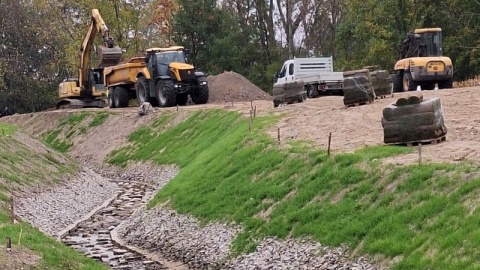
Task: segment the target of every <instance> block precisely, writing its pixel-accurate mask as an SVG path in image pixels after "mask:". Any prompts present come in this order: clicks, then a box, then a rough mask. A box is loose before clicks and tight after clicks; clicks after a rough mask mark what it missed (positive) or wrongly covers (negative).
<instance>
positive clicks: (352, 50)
mask: <svg viewBox="0 0 480 270" xmlns="http://www.w3.org/2000/svg"><path fill="white" fill-rule="evenodd" d="M93 8H97V9H99V10H100V13H101V15H102V17H103V18H104V20H105V22H106V23H107V25H108V26H109V28H110V31H111V33H112V35H113V37H114V38H115V41H116V43H117V45H119V46H120V47H121V48H123V49H124V58H125V59H127V58H129V57H131V56H134V55H141V54H142V53H143V52H144V51H145V49H146V48H148V47H153V46H169V45H183V46H185V47H186V48H188V49H189V50H190V51H191V61H192V62H193V64H194V65H195V66H196V67H198V68H199V69H201V70H203V71H204V72H206V73H207V74H212V75H215V74H219V73H221V72H223V71H235V72H238V73H240V74H242V75H244V76H245V77H247V78H248V79H249V80H251V81H252V82H253V83H255V84H256V85H258V86H259V87H260V88H262V89H264V90H265V91H267V92H269V91H271V88H272V84H273V74H274V73H275V71H277V70H278V69H279V68H280V67H281V65H282V63H283V61H285V60H287V59H288V58H292V57H306V56H333V58H334V66H335V69H336V70H339V71H341V70H350V69H356V68H360V67H362V66H365V65H380V66H381V67H382V68H384V69H388V70H390V71H392V70H393V66H394V63H395V61H396V60H397V59H398V46H399V44H400V42H401V41H402V40H403V38H404V36H405V35H406V34H407V33H408V32H411V31H413V30H414V29H416V28H423V27H441V28H442V29H443V33H444V54H445V55H447V56H450V57H451V58H452V59H453V61H454V74H455V79H456V80H464V79H468V78H471V77H473V76H475V75H476V74H478V73H480V63H478V62H479V60H478V59H479V57H478V54H479V52H478V49H479V48H480V45H479V43H480V16H479V15H480V1H471V0H431V1H412V0H381V1H379V0H222V1H217V0H108V1H107V0H97V1H90V0H78V1H77V0H75V1H74V0H64V1H60V0H29V1H27V0H18V1H13V0H0V18H1V19H0V36H1V37H2V39H1V41H0V108H4V107H5V106H9V107H10V109H11V110H12V111H14V112H18V113H24V112H34V111H41V110H44V109H47V108H51V107H53V106H54V104H55V102H56V99H57V89H58V84H59V83H60V82H61V81H62V80H63V79H64V78H66V77H76V76H77V74H76V72H77V67H78V61H79V59H78V51H79V48H80V43H81V41H82V39H83V36H84V34H85V32H86V28H87V25H88V22H89V20H90V14H91V10H92V9H93ZM100 42H101V41H100V39H98V40H97V44H100Z"/></svg>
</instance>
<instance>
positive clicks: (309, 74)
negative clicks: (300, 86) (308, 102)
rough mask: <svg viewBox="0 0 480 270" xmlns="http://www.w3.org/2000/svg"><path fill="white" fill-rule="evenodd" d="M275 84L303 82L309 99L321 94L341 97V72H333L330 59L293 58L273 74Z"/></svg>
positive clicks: (331, 59)
mask: <svg viewBox="0 0 480 270" xmlns="http://www.w3.org/2000/svg"><path fill="white" fill-rule="evenodd" d="M275 78H276V79H277V83H286V82H294V81H300V80H301V81H303V83H304V87H305V91H306V92H307V96H308V97H309V98H313V97H317V96H319V95H320V94H321V93H329V94H331V93H336V94H340V95H343V72H334V71H333V58H332V57H317V58H294V59H291V60H287V61H285V63H284V64H283V67H282V70H281V71H280V72H277V73H276V74H275Z"/></svg>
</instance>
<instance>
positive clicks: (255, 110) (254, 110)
mask: <svg viewBox="0 0 480 270" xmlns="http://www.w3.org/2000/svg"><path fill="white" fill-rule="evenodd" d="M256 116H257V105H255V108H254V109H253V117H256Z"/></svg>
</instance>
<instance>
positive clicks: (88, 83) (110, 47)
mask: <svg viewBox="0 0 480 270" xmlns="http://www.w3.org/2000/svg"><path fill="white" fill-rule="evenodd" d="M97 33H100V34H101V35H102V38H103V43H104V44H103V45H98V46H96V51H97V56H98V60H99V62H98V65H97V67H95V68H92V67H90V57H91V52H92V50H93V41H94V39H95V36H96V34H97ZM121 58H122V50H121V48H120V47H119V46H116V45H115V42H114V39H113V37H111V36H110V31H109V29H108V27H107V25H106V24H105V22H104V20H103V19H102V16H100V12H99V11H98V9H93V10H92V16H91V20H90V23H89V25H88V29H87V32H86V34H85V36H84V38H83V41H82V45H81V47H80V51H79V59H80V61H79V67H78V78H67V79H65V80H64V81H63V82H62V83H60V85H59V87H58V97H59V99H60V100H59V101H58V102H57V105H56V107H57V109H66V108H88V107H101V108H102V107H105V105H106V103H105V100H104V99H105V98H106V90H105V87H104V81H103V79H104V76H103V70H104V68H105V67H109V66H113V65H117V64H118V63H119V62H120V61H121Z"/></svg>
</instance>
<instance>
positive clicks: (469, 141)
mask: <svg viewBox="0 0 480 270" xmlns="http://www.w3.org/2000/svg"><path fill="white" fill-rule="evenodd" d="M421 93H422V94H423V95H424V97H440V99H441V101H442V105H443V110H444V114H445V115H444V116H445V123H446V126H447V128H448V133H447V136H446V137H447V140H446V141H445V142H442V143H440V144H437V145H424V146H423V149H422V153H423V160H425V161H429V160H430V161H441V162H456V161H461V160H470V161H473V162H475V163H480V87H470V88H455V89H449V90H437V91H422V92H421ZM409 94H413V93H408V92H407V93H395V96H394V97H393V98H391V97H389V98H386V99H377V100H375V102H374V103H372V104H369V105H363V106H358V107H350V108H345V106H344V105H343V97H341V96H323V97H319V98H316V99H308V100H306V101H305V102H304V103H297V104H290V105H286V106H281V107H278V108H274V107H273V102H272V101H269V100H255V101H253V102H246V101H243V102H233V103H232V102H220V103H211V104H205V105H190V106H184V107H179V109H178V114H179V115H178V117H177V118H176V119H175V120H174V123H170V124H175V123H178V122H181V121H182V120H183V119H185V118H186V117H188V115H189V113H191V112H193V111H196V110H202V109H212V108H219V109H225V110H233V111H238V112H241V113H243V114H244V115H245V116H249V114H250V110H251V108H252V106H253V107H254V108H255V109H256V112H257V115H260V116H261V115H267V114H277V115H278V114H280V115H282V116H283V118H282V119H281V120H280V121H279V122H278V123H277V124H276V125H275V127H273V128H272V129H271V130H269V131H268V132H269V134H270V135H272V136H273V137H274V138H276V137H277V129H278V128H280V134H281V140H282V142H283V143H285V142H286V141H289V140H307V141H312V142H313V143H314V144H315V145H316V146H317V147H319V148H324V149H326V147H327V142H328V135H329V133H330V132H331V133H332V144H331V148H332V150H333V151H336V152H351V151H354V150H355V149H357V148H359V147H362V146H365V145H383V128H382V125H381V122H380V120H381V117H382V110H383V108H384V107H385V106H386V105H387V104H389V103H392V102H395V101H396V100H397V98H399V97H405V96H408V95H409ZM414 94H418V92H415V93H414ZM232 105H233V106H232ZM97 110H106V111H115V112H117V114H116V115H115V116H110V117H109V118H108V120H107V122H106V123H105V124H104V125H103V126H101V127H96V128H95V129H92V130H90V131H89V132H87V134H86V135H85V136H81V138H78V139H77V141H75V146H74V148H73V150H72V152H71V154H72V156H73V157H77V158H82V157H84V158H89V159H94V160H95V161H96V162H98V163H101V162H102V161H103V159H104V157H105V156H106V155H107V154H108V153H109V152H110V151H111V150H113V149H115V148H116V147H119V146H120V145H122V144H123V143H125V142H126V140H127V136H128V134H130V133H131V132H132V131H133V130H135V129H136V128H138V127H139V126H140V125H142V124H147V123H148V122H149V121H151V120H152V119H153V118H155V117H156V116H159V115H160V114H161V113H162V112H164V111H177V108H155V112H154V113H152V114H151V115H148V116H144V117H141V116H139V115H138V114H137V113H136V110H137V109H136V108H134V107H130V108H124V109H112V110H111V109H108V108H106V109H90V111H97ZM76 111H78V110H63V111H52V112H43V113H38V114H27V115H15V116H11V117H7V118H6V119H5V120H4V121H8V122H12V123H15V124H18V125H20V126H21V127H23V128H25V129H26V130H27V132H28V133H29V134H32V135H35V134H40V133H41V132H42V131H45V130H48V129H49V128H50V127H51V126H53V125H55V121H57V120H58V118H59V116H60V115H64V114H68V113H71V112H76ZM52 114H53V115H52ZM2 120H3V119H2ZM416 160H417V154H410V155H404V156H400V157H396V158H395V159H388V160H386V162H389V163H394V164H405V163H410V162H415V161H416Z"/></svg>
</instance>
